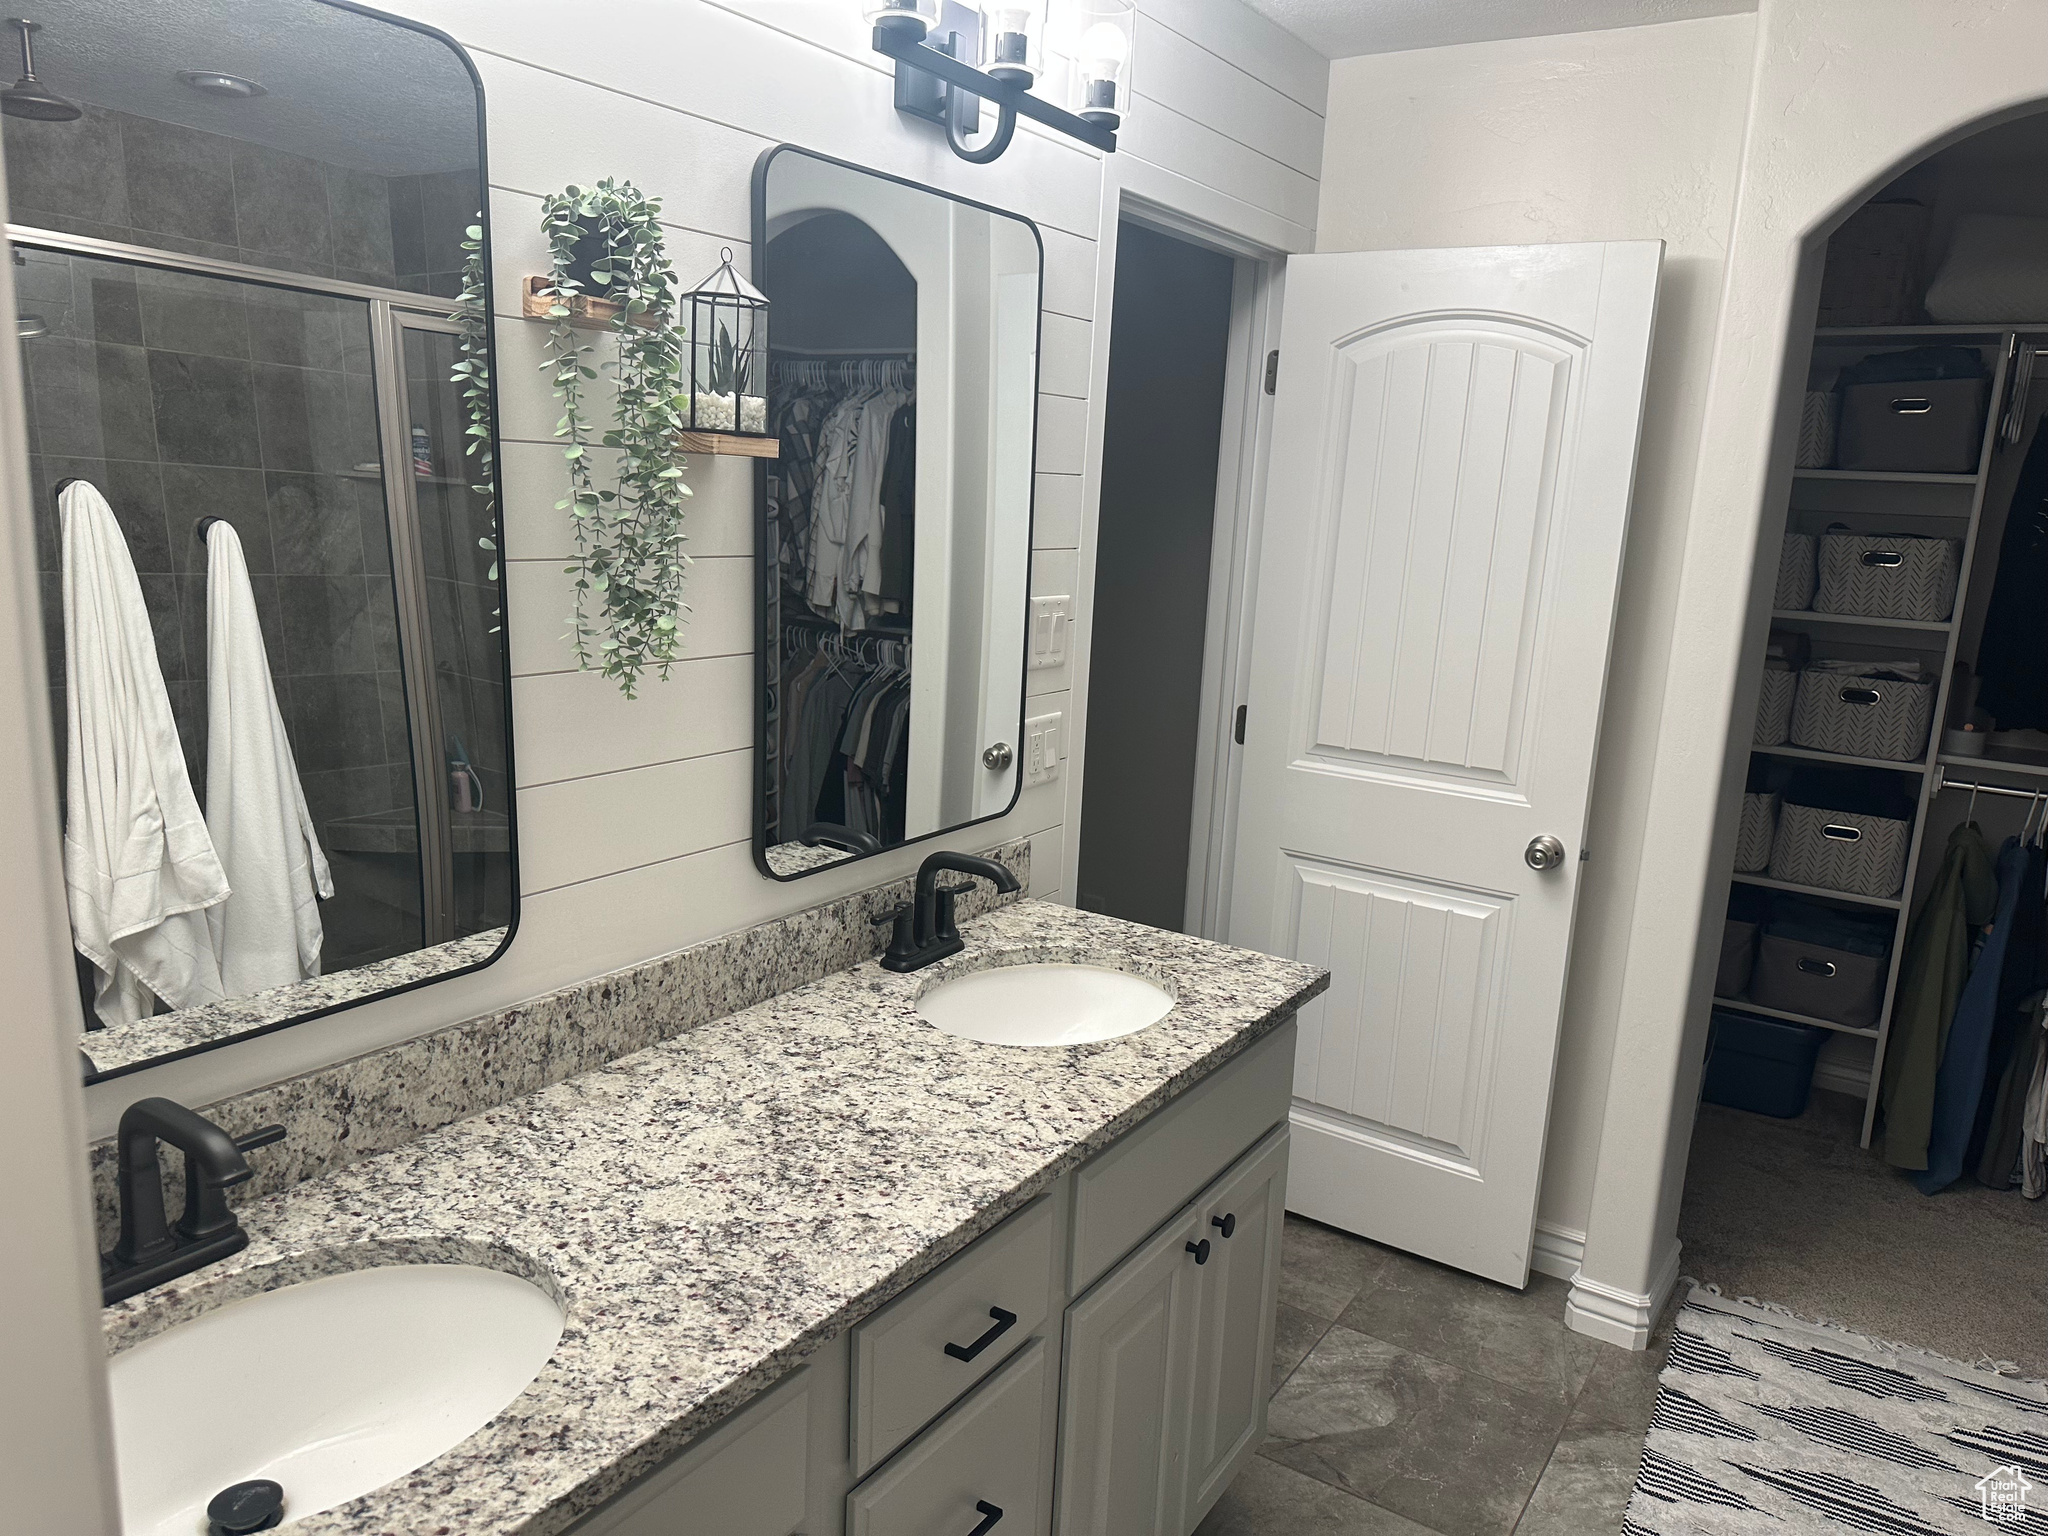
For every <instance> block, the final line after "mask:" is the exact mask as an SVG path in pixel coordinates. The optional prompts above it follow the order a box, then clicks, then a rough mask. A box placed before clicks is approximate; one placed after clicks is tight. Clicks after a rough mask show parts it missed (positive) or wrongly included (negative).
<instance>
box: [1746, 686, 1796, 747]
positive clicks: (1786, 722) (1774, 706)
mask: <svg viewBox="0 0 2048 1536" xmlns="http://www.w3.org/2000/svg"><path fill="white" fill-rule="evenodd" d="M1798 693H1799V674H1798V673H1797V672H1792V671H1787V670H1785V669H1783V668H1780V667H1765V668H1764V685H1763V688H1762V689H1761V690H1760V691H1759V692H1758V694H1757V698H1756V744H1757V745H1758V746H1760V747H1782V746H1783V745H1785V742H1786V739H1787V738H1788V737H1790V736H1791V734H1792V701H1793V699H1794V698H1795V697H1797V695H1798Z"/></svg>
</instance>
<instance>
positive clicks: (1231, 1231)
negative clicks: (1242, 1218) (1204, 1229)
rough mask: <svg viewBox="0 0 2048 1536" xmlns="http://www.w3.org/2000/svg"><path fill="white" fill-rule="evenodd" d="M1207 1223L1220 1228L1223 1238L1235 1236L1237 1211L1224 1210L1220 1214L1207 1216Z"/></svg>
mask: <svg viewBox="0 0 2048 1536" xmlns="http://www.w3.org/2000/svg"><path fill="white" fill-rule="evenodd" d="M1209 1225H1210V1226H1212V1227H1217V1228H1220V1229H1221V1230H1222V1233H1223V1235H1224V1237H1225V1238H1230V1237H1235V1236H1236V1235H1237V1213H1236V1212H1235V1211H1226V1212H1225V1213H1224V1214H1223V1215H1221V1216H1211V1217H1210V1218H1209Z"/></svg>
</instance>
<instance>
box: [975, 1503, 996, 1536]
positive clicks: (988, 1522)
mask: <svg viewBox="0 0 2048 1536" xmlns="http://www.w3.org/2000/svg"><path fill="white" fill-rule="evenodd" d="M974 1512H975V1513H976V1514H977V1515H980V1516H981V1517H982V1519H981V1524H979V1525H977V1526H976V1527H975V1528H974V1529H973V1530H971V1531H969V1532H968V1533H967V1536H982V1533H983V1532H985V1531H992V1530H994V1529H995V1528H996V1522H997V1521H998V1520H1000V1519H1002V1518H1003V1512H1002V1511H1001V1510H1000V1509H998V1508H997V1507H996V1506H995V1505H993V1504H991V1503H989V1501H988V1500H987V1499H976V1500H975V1501H974Z"/></svg>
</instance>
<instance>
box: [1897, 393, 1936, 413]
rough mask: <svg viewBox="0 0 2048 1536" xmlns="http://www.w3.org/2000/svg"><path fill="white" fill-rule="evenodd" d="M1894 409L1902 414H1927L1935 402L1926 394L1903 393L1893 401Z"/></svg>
mask: <svg viewBox="0 0 2048 1536" xmlns="http://www.w3.org/2000/svg"><path fill="white" fill-rule="evenodd" d="M1892 409H1893V410H1894V411H1896V412H1898V413H1899V415H1901V416H1925V415H1926V414H1927V413H1928V412H1929V411H1931V410H1933V409H1934V402H1933V401H1932V400H1930V399H1928V398H1927V397H1926V396H1925V395H1902V396H1900V397H1899V398H1898V399H1896V400H1894V401H1893V402H1892Z"/></svg>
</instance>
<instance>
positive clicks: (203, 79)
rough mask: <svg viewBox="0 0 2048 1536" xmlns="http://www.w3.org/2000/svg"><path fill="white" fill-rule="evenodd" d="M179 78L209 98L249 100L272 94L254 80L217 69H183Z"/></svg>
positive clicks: (179, 72)
mask: <svg viewBox="0 0 2048 1536" xmlns="http://www.w3.org/2000/svg"><path fill="white" fill-rule="evenodd" d="M178 78H179V79H180V80H182V81H184V82H185V83H186V84H187V85H189V86H191V87H192V89H193V90H195V91H204V92H205V93H206V94H207V95H209V96H232V97H235V98H237V99H239V100H247V99H248V98H249V97H251V96H267V95H269V94H270V93H269V92H268V91H266V90H265V89H264V88H263V87H262V86H260V85H258V84H257V83H256V82H255V81H254V80H244V79H243V78H242V77H241V76H240V75H224V74H222V73H221V72H220V71H219V70H217V69H181V70H179V71H178Z"/></svg>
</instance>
